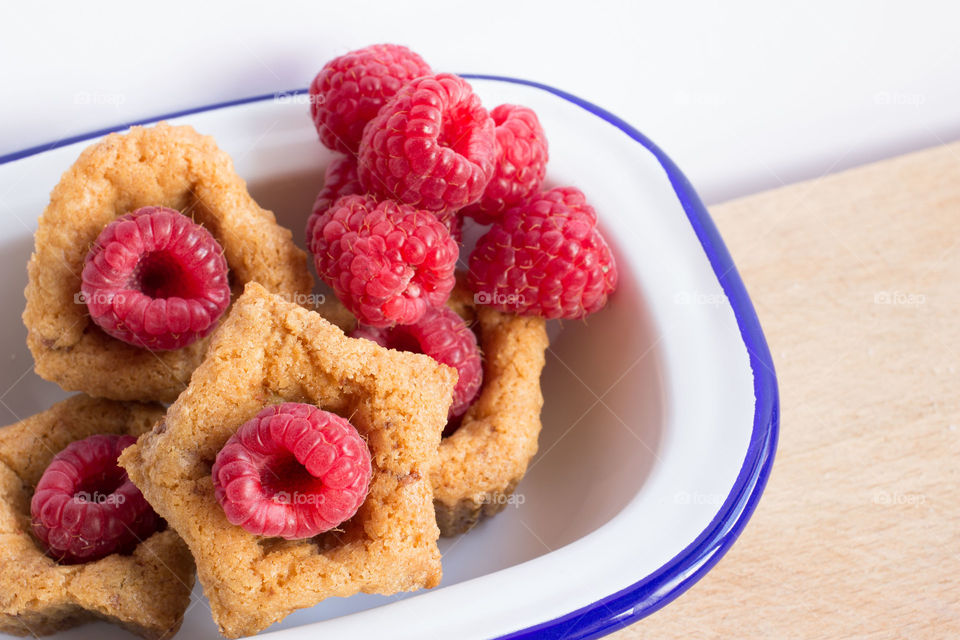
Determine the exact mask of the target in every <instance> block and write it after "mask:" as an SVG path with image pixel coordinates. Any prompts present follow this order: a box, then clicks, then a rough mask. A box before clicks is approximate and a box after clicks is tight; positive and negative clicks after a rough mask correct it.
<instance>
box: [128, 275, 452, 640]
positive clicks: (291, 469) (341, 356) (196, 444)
mask: <svg viewBox="0 0 960 640" xmlns="http://www.w3.org/2000/svg"><path fill="white" fill-rule="evenodd" d="M455 380H456V372H455V371H454V370H453V369H451V368H450V367H447V366H445V365H442V364H439V363H437V362H436V361H434V360H432V359H431V358H428V357H427V356H424V355H419V354H411V353H400V352H397V351H391V350H388V349H384V348H383V347H380V346H378V345H376V344H374V343H372V342H370V341H369V340H354V339H352V338H348V337H347V336H346V335H344V333H343V332H342V331H341V330H340V329H339V328H337V327H336V326H334V325H332V324H330V323H329V322H327V321H326V320H324V319H323V318H322V317H321V316H320V315H319V314H317V313H316V312H313V311H309V310H307V309H305V308H303V307H301V306H299V305H296V304H294V303H292V302H289V301H287V300H284V299H283V298H282V297H280V296H278V295H276V294H271V293H270V292H268V291H267V290H266V289H264V288H263V287H261V286H260V285H258V284H257V283H250V284H248V285H247V286H246V287H245V290H244V293H243V294H242V295H241V296H240V297H239V298H238V299H237V301H236V302H235V303H234V305H233V308H232V309H231V312H230V314H229V315H228V316H227V317H226V318H225V319H224V321H223V323H222V324H221V325H220V328H219V329H218V330H217V331H216V332H215V333H214V334H213V336H212V338H211V343H210V347H209V350H208V353H207V356H206V358H205V359H204V361H203V363H202V364H201V365H200V366H199V367H197V369H196V370H195V371H194V373H193V376H192V377H191V379H190V384H189V385H188V387H187V389H186V390H185V391H184V392H183V393H182V394H181V395H180V396H179V397H178V398H177V400H176V401H175V402H174V403H173V404H172V405H171V406H170V409H169V410H168V411H167V414H166V416H165V418H164V420H163V422H162V423H161V424H160V425H158V426H157V428H155V429H154V430H153V431H151V432H150V433H149V434H146V435H144V436H143V437H142V438H141V439H140V440H139V441H138V442H137V443H136V444H135V445H133V446H131V447H129V448H127V449H126V450H125V451H124V452H123V454H122V455H121V457H120V465H121V466H122V467H124V468H125V469H126V470H127V473H129V474H130V478H131V479H132V480H133V482H134V483H135V484H136V485H137V487H139V488H140V490H141V491H143V494H144V496H146V498H147V499H148V500H149V501H150V504H151V505H153V507H154V509H156V511H157V513H158V514H160V515H161V516H162V517H163V518H164V519H165V520H166V521H167V522H168V523H169V524H170V526H171V527H172V528H173V529H175V530H176V531H177V532H178V533H179V534H180V535H181V536H182V537H183V539H184V541H185V542H186V543H187V545H188V546H189V548H190V550H191V552H192V553H193V556H194V558H195V559H196V563H197V573H198V576H199V580H200V583H201V584H202V585H203V589H204V592H205V594H206V595H207V597H208V599H209V601H210V607H211V610H212V613H213V618H214V621H215V622H216V623H217V624H218V625H219V627H220V630H221V633H223V634H224V635H226V636H228V637H239V636H247V635H252V634H254V633H257V632H258V631H261V630H263V629H264V628H266V627H268V626H269V625H271V624H273V623H274V622H277V621H279V620H282V619H283V618H284V617H286V616H287V615H289V614H290V613H291V612H293V611H294V610H296V609H300V608H304V607H310V606H313V605H315V604H317V603H318V602H320V601H322V600H324V599H326V598H328V597H331V596H339V597H345V596H349V595H352V594H355V593H358V592H364V593H379V594H384V595H390V594H393V593H397V592H400V591H413V590H416V589H421V588H429V587H433V586H436V585H437V584H438V583H439V581H440V577H441V565H440V550H439V548H438V547H437V538H438V537H439V535H440V532H439V529H438V528H437V525H436V520H435V517H434V510H433V501H432V496H433V493H432V489H431V485H430V473H431V471H432V469H433V465H434V464H435V462H436V458H437V449H438V446H439V442H440V433H441V431H442V430H443V426H444V424H445V422H446V420H447V413H448V411H449V407H450V402H451V398H452V392H453V387H454V384H455ZM347 422H348V423H349V425H352V427H351V428H348V425H347V424H345V423H347ZM247 425H249V426H247ZM351 429H353V430H355V431H353V430H351ZM367 450H368V451H369V453H368V454H367V455H368V456H369V458H368V459H369V471H367V467H366V466H365V465H366V464H367V458H365V457H364V454H365V452H366V451H367ZM368 473H369V475H367V474H368ZM367 478H369V485H368V487H367V488H365V485H366V483H367ZM358 505H359V506H358ZM354 510H355V513H353V515H352V516H350V513H351V512H352V511H354ZM341 518H347V519H346V520H345V521H343V522H340V523H336V522H335V521H336V520H339V519H341ZM237 523H239V524H237ZM332 524H333V525H335V527H334V528H330V525H332Z"/></svg>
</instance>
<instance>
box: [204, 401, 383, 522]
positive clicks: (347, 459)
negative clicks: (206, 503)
mask: <svg viewBox="0 0 960 640" xmlns="http://www.w3.org/2000/svg"><path fill="white" fill-rule="evenodd" d="M371 473H372V471H371V468H370V451H369V450H368V449H367V443H366V442H364V440H363V438H362V437H361V436H360V434H359V433H357V430H356V429H355V428H354V427H353V425H352V424H350V423H349V422H347V420H345V419H344V418H341V417H340V416H338V415H336V414H333V413H329V412H327V411H323V410H321V409H318V408H317V407H315V406H313V405H309V404H303V403H299V402H286V403H283V404H277V405H273V406H270V407H267V408H265V409H264V410H263V411H261V412H260V413H258V414H257V415H256V416H255V417H254V418H253V419H252V420H249V421H247V422H245V423H244V424H243V425H242V426H241V427H240V428H239V429H238V430H237V432H236V433H235V434H234V435H233V436H232V437H231V438H230V439H229V440H227V443H226V444H225V445H224V447H223V449H221V450H220V453H219V454H217V460H216V462H214V464H213V469H212V474H213V486H214V490H215V495H216V497H217V501H218V502H219V503H220V506H222V507H223V512H224V513H225V514H226V516H227V520H229V521H230V522H231V524H235V525H239V526H241V527H243V528H244V529H246V530H247V531H249V532H250V533H252V534H254V535H258V536H268V537H275V536H279V537H281V538H286V539H287V540H299V539H301V538H310V537H312V536H315V535H317V534H318V533H323V532H324V531H329V530H330V529H332V528H334V527H336V526H337V525H339V524H340V523H341V522H344V521H346V520H349V519H350V518H352V517H353V515H354V514H355V513H356V512H357V509H359V508H360V505H361V504H363V501H364V499H366V497H367V490H368V489H369V486H370V475H371Z"/></svg>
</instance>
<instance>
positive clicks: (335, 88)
mask: <svg viewBox="0 0 960 640" xmlns="http://www.w3.org/2000/svg"><path fill="white" fill-rule="evenodd" d="M431 73H432V71H431V70H430V67H429V65H427V63H426V62H424V61H423V58H421V57H420V56H418V55H417V54H416V53H414V52H413V51H411V50H410V49H408V48H406V47H404V46H401V45H398V44H375V45H371V46H369V47H364V48H363V49H358V50H357V51H351V52H350V53H347V54H345V55H342V56H340V57H338V58H334V59H333V60H331V61H330V62H328V63H327V64H325V65H324V66H323V69H321V70H320V73H318V74H317V76H316V77H315V78H314V79H313V82H312V83H311V84H310V114H311V115H312V116H313V123H314V124H315V125H316V127H317V133H319V134H320V140H321V141H322V142H323V144H324V145H326V146H327V147H329V148H330V149H333V150H334V151H343V152H347V153H351V154H355V153H356V152H357V149H358V148H359V146H360V138H361V137H362V135H363V127H364V126H365V125H366V124H367V123H368V122H370V120H372V119H373V117H374V116H376V115H377V112H378V111H379V110H380V108H381V107H382V106H383V105H384V104H385V103H386V102H387V101H388V100H389V99H390V98H392V97H393V96H394V95H395V94H396V93H397V91H399V90H400V87H402V86H403V85H404V84H406V83H407V82H409V81H410V80H413V79H414V78H419V77H420V76H426V75H429V74H431Z"/></svg>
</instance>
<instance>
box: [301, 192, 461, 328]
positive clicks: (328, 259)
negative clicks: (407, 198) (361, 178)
mask: <svg viewBox="0 0 960 640" xmlns="http://www.w3.org/2000/svg"><path fill="white" fill-rule="evenodd" d="M310 243H311V246H312V248H313V258H314V263H315V265H316V267H317V274H319V276H320V277H321V278H322V279H323V280H324V282H326V283H327V284H329V285H330V286H331V287H333V290H334V292H335V293H336V294H337V297H338V298H339V299H340V301H341V302H342V303H343V304H344V306H345V307H347V309H349V310H350V311H351V312H352V313H353V314H354V315H355V316H357V319H358V320H359V321H360V322H361V323H363V324H368V325H372V326H375V327H387V326H390V325H393V324H411V323H413V322H416V321H417V320H419V319H420V317H421V316H423V314H424V312H425V311H426V310H427V309H428V308H429V307H438V306H441V305H442V304H444V303H445V302H446V300H447V298H448V297H449V296H450V291H451V290H452V289H453V285H454V283H455V276H454V268H455V267H456V262H457V258H458V256H459V249H458V247H457V243H456V241H455V240H454V239H453V238H452V237H451V236H450V232H449V231H448V230H447V227H446V226H444V224H443V223H441V222H440V221H439V220H438V219H437V218H436V216H434V215H433V214H432V213H430V212H428V211H421V210H419V209H415V208H414V207H411V206H409V205H404V204H398V203H396V202H393V201H391V200H384V201H382V202H379V203H378V202H377V201H376V200H375V199H374V198H372V197H370V196H344V197H343V198H340V199H339V200H337V201H336V202H335V203H334V204H333V205H332V206H331V207H330V208H329V209H328V210H327V212H326V213H325V214H323V215H322V216H321V217H320V218H318V219H317V221H316V223H315V224H314V226H313V238H312V241H310Z"/></svg>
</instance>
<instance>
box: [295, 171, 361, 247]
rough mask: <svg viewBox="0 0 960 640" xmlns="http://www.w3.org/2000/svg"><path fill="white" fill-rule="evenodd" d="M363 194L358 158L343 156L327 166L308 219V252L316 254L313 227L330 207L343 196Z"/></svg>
mask: <svg viewBox="0 0 960 640" xmlns="http://www.w3.org/2000/svg"><path fill="white" fill-rule="evenodd" d="M363 192H364V189H363V187H361V186H360V178H359V177H357V159H356V158H354V157H353V156H352V155H345V156H344V155H341V156H337V157H336V158H334V159H333V160H332V161H331V162H330V164H329V165H327V172H326V174H324V179H323V189H321V190H320V193H318V194H317V199H316V200H314V202H313V212H312V213H311V214H310V215H309V216H308V217H307V251H309V252H310V253H315V252H314V250H313V245H312V241H311V239H312V238H313V226H314V225H315V224H316V223H317V220H318V219H319V218H320V216H322V215H323V214H324V213H326V212H327V209H329V208H330V205H331V204H333V203H334V202H336V201H337V200H338V199H339V198H340V197H341V196H351V195H356V194H363Z"/></svg>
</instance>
